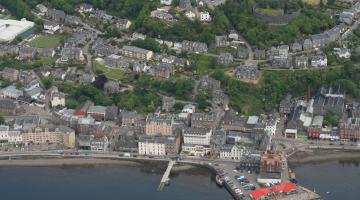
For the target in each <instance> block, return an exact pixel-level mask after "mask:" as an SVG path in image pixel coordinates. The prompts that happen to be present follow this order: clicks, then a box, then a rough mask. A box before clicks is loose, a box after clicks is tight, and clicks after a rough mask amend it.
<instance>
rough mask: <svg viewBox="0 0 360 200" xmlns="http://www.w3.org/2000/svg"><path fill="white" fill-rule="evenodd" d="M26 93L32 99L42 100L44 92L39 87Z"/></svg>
mask: <svg viewBox="0 0 360 200" xmlns="http://www.w3.org/2000/svg"><path fill="white" fill-rule="evenodd" d="M26 93H27V94H28V95H29V96H30V97H31V98H32V99H35V100H37V99H44V90H43V89H42V88H40V87H35V88H33V89H31V90H28V91H26Z"/></svg>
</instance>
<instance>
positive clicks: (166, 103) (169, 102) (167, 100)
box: [162, 96, 175, 112]
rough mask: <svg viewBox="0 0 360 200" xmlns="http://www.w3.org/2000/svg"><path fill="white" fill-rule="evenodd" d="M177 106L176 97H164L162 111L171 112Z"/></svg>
mask: <svg viewBox="0 0 360 200" xmlns="http://www.w3.org/2000/svg"><path fill="white" fill-rule="evenodd" d="M174 105H175V98H174V97H167V96H163V98H162V109H163V110H165V111H167V112H169V111H170V110H171V109H172V108H173V107H174Z"/></svg>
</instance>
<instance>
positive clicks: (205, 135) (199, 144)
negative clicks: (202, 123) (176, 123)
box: [182, 127, 212, 156]
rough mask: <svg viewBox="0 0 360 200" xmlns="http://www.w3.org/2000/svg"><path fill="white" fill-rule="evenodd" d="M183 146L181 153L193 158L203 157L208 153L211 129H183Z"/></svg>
mask: <svg viewBox="0 0 360 200" xmlns="http://www.w3.org/2000/svg"><path fill="white" fill-rule="evenodd" d="M182 135H183V137H184V144H183V145H182V152H183V153H187V154H190V155H194V156H205V155H207V154H209V153H210V150H211V149H210V140H211V135H212V129H209V128H196V127H187V128H184V129H183V132H182Z"/></svg>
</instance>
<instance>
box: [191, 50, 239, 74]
mask: <svg viewBox="0 0 360 200" xmlns="http://www.w3.org/2000/svg"><path fill="white" fill-rule="evenodd" d="M214 59H215V58H214V57H211V56H205V55H199V54H192V55H190V56H189V60H190V63H193V65H194V66H195V68H196V73H197V74H198V75H199V76H203V75H207V74H211V73H213V72H214V71H215V70H216V69H227V68H232V67H234V66H237V65H239V64H240V63H238V62H234V63H233V64H231V65H226V66H225V65H218V64H215V62H214Z"/></svg>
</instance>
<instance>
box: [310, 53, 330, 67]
mask: <svg viewBox="0 0 360 200" xmlns="http://www.w3.org/2000/svg"><path fill="white" fill-rule="evenodd" d="M310 65H311V66H312V67H326V66H327V56H326V55H325V54H324V55H317V56H312V57H310Z"/></svg>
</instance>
